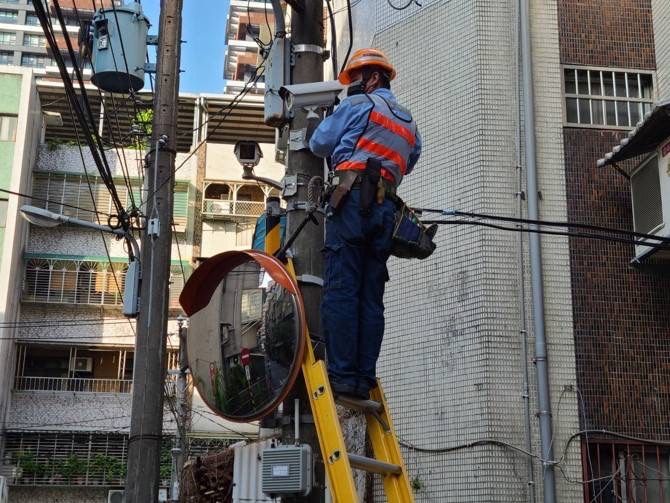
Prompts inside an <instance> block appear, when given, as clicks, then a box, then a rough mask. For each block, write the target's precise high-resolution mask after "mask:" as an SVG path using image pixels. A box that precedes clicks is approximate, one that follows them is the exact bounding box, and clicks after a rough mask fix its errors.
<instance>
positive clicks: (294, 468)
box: [262, 444, 314, 498]
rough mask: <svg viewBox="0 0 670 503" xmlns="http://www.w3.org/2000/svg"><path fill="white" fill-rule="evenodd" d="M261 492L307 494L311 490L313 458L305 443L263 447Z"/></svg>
mask: <svg viewBox="0 0 670 503" xmlns="http://www.w3.org/2000/svg"><path fill="white" fill-rule="evenodd" d="M262 463H263V469H262V487H263V492H264V493H265V494H267V495H268V496H270V497H271V498H275V497H278V496H291V495H294V496H295V495H301V496H307V495H308V494H309V493H310V492H311V490H312V472H313V465H314V459H313V457H312V448H311V447H310V446H309V445H307V444H302V445H280V446H277V447H271V448H267V449H263V461H262Z"/></svg>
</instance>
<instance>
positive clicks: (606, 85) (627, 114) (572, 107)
mask: <svg viewBox="0 0 670 503" xmlns="http://www.w3.org/2000/svg"><path fill="white" fill-rule="evenodd" d="M563 84H564V86H563V90H564V93H565V120H566V124H567V125H579V126H593V127H598V128H622V129H630V128H632V127H635V125H636V124H637V123H638V122H639V121H640V120H641V119H642V118H643V117H644V114H646V113H647V112H649V111H650V110H651V109H652V107H653V103H654V78H653V74H652V73H650V72H630V71H625V70H610V69H597V68H582V67H564V69H563Z"/></svg>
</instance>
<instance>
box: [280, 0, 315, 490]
mask: <svg viewBox="0 0 670 503" xmlns="http://www.w3.org/2000/svg"><path fill="white" fill-rule="evenodd" d="M302 5H303V7H304V9H303V10H302V12H297V11H296V10H294V11H293V13H292V16H291V37H292V38H291V42H292V44H293V45H294V46H301V47H303V48H304V50H303V51H301V52H296V53H295V66H294V67H293V70H292V79H291V83H293V84H303V83H306V82H319V81H322V80H323V59H322V54H321V53H319V52H318V51H316V50H314V51H313V52H312V49H316V47H321V46H322V44H323V2H302ZM307 122H308V121H307V114H306V112H305V111H304V110H297V111H296V113H295V117H294V118H293V120H292V122H291V137H295V136H302V135H304V133H305V132H306V131H307V129H308V123H307ZM293 148H294V149H295V150H290V151H289V153H288V162H287V167H286V176H287V180H290V179H291V178H292V177H293V180H294V181H295V183H296V185H295V186H296V188H297V192H296V193H295V195H292V196H290V197H287V198H286V199H287V222H286V235H287V236H290V235H291V234H292V233H293V231H294V230H295V229H296V228H297V227H298V226H299V225H300V223H301V222H302V221H303V220H304V218H305V210H306V208H307V206H308V203H307V200H308V199H307V184H308V182H309V180H310V179H311V178H312V177H315V176H318V177H323V160H322V159H319V158H318V157H316V156H315V155H314V154H312V152H310V150H309V149H308V148H307V146H306V145H297V146H293ZM318 218H319V225H318V226H317V225H307V226H306V227H305V228H304V229H303V230H302V232H301V233H300V235H299V236H298V238H297V239H296V240H295V242H294V243H293V245H292V246H291V253H292V256H293V264H294V267H295V271H296V275H297V277H298V282H299V284H300V290H301V292H302V295H303V300H304V302H305V310H306V316H307V325H308V327H309V332H310V334H311V335H316V336H319V337H320V336H321V315H320V304H321V284H320V282H319V280H318V279H317V278H322V277H323V273H322V271H323V263H322V258H321V248H323V220H322V218H321V216H320V215H318ZM316 349H317V353H318V349H320V348H319V347H318V346H317V348H316ZM294 398H300V399H301V403H300V411H301V414H300V418H301V421H302V419H303V418H305V417H306V416H311V409H310V406H309V402H308V400H307V395H306V392H305V384H304V381H303V380H302V379H300V380H299V381H298V383H297V384H296V387H295V390H294V393H293V394H292V395H291V396H289V398H288V399H287V401H286V402H285V403H284V408H283V410H284V413H285V414H286V416H287V417H293V414H292V411H293V403H294V402H293V400H294ZM287 422H288V421H287ZM294 434H295V431H294V428H292V427H291V425H290V423H289V424H287V425H286V427H285V429H284V439H285V441H286V439H289V438H290V437H292V436H294ZM300 436H301V439H302V441H303V442H305V443H309V444H310V445H311V446H312V452H313V453H314V456H315V460H316V464H315V484H314V489H313V490H312V492H311V494H310V495H309V496H306V497H300V498H291V500H290V501H296V502H310V503H317V502H319V503H320V502H323V501H324V498H325V490H324V489H325V471H324V465H323V460H322V458H321V451H320V447H319V442H318V438H317V436H316V431H315V429H314V424H313V423H312V422H303V424H302V425H301V426H300Z"/></svg>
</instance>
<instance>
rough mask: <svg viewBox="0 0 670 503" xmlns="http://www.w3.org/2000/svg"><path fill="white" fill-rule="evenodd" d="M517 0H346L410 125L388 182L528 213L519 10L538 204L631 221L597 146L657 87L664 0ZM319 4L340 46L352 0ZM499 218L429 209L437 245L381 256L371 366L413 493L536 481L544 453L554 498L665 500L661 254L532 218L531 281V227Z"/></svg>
mask: <svg viewBox="0 0 670 503" xmlns="http://www.w3.org/2000/svg"><path fill="white" fill-rule="evenodd" d="M529 3H530V19H522V18H521V12H520V11H519V8H518V6H519V2H512V1H504V2H499V1H483V2H467V1H450V2H442V1H431V0H426V1H423V2H399V1H397V0H388V1H379V2H352V4H353V24H354V30H353V35H354V36H353V41H354V47H353V48H354V50H355V49H357V48H360V47H366V46H375V47H379V48H381V49H383V50H384V51H385V52H386V53H387V54H388V56H389V57H390V58H391V60H392V62H393V63H394V65H395V66H396V68H397V71H398V78H397V79H396V80H395V81H394V82H393V83H392V89H393V91H394V92H395V93H396V95H397V96H398V98H399V101H400V102H401V103H402V104H403V105H405V106H407V107H408V108H409V109H411V110H412V112H413V113H414V115H415V118H416V120H417V122H418V126H419V129H420V131H421V133H422V135H423V139H424V151H423V155H422V157H421V159H420V161H419V163H418V165H417V168H416V170H415V171H414V172H413V173H412V174H411V175H410V176H408V177H407V178H406V179H405V181H404V182H403V185H402V186H401V187H400V191H399V193H400V195H401V196H402V197H403V198H404V199H405V200H406V201H408V203H410V204H412V205H414V206H417V207H426V208H455V209H459V210H463V211H469V212H476V213H481V214H489V215H495V216H506V217H523V216H525V215H526V200H527V199H528V194H527V193H526V192H527V188H526V175H527V173H526V162H525V158H524V153H525V152H524V128H525V124H524V121H523V108H524V98H523V96H524V93H523V89H522V85H521V80H520V67H521V61H520V60H519V56H518V55H519V49H520V45H521V40H520V34H519V31H518V27H519V23H526V22H530V26H531V30H532V31H531V40H532V54H533V59H532V62H533V86H534V95H535V101H534V112H535V117H536V128H535V136H536V138H537V143H536V144H537V171H538V173H537V174H538V187H539V191H540V202H539V205H540V216H541V218H542V219H544V220H553V221H562V222H567V221H571V222H580V223H590V224H596V225H604V226H609V227H619V228H624V229H630V230H632V228H633V224H632V214H631V196H630V182H629V180H627V179H626V178H625V177H624V176H622V175H621V174H620V173H618V172H617V171H616V170H615V169H612V168H611V167H609V168H597V167H596V161H597V160H598V159H599V158H600V157H603V155H605V154H606V153H607V152H609V151H611V150H612V148H613V147H614V146H615V145H617V144H618V143H619V140H621V139H622V138H623V137H624V136H625V135H626V134H627V133H628V132H629V131H630V130H631V128H633V127H634V126H635V125H636V123H637V122H638V121H639V120H640V119H642V117H643V115H644V114H645V113H646V112H648V111H649V110H650V109H651V108H652V107H653V106H654V103H655V102H658V101H660V100H663V99H667V98H668V97H669V96H670V94H668V93H670V87H668V82H669V81H668V75H670V58H669V55H670V43H669V40H670V29H669V28H668V26H669V24H668V20H669V19H670V18H669V17H668V16H669V15H670V11H669V10H668V3H667V2H664V1H655V0H654V1H652V0H642V1H637V2H629V1H627V0H608V1H600V2H581V1H575V0H549V1H544V2H532V1H531V2H529ZM390 4H392V5H394V6H395V7H396V8H395V9H394V8H392V6H391V5H390ZM419 4H421V5H419ZM405 6H406V8H404V9H403V8H402V7H405ZM333 8H334V10H335V12H336V14H335V23H336V27H337V29H338V33H339V36H338V48H339V51H338V55H339V59H340V62H341V61H342V59H343V57H344V53H345V52H346V49H347V46H348V41H349V34H348V31H347V24H348V22H347V9H346V2H345V1H344V0H337V1H335V2H333ZM329 66H330V65H329V64H326V69H328V68H329ZM475 223H477V222H475ZM497 223H498V224H500V222H497ZM507 225H508V226H509V227H511V228H512V230H501V229H491V228H485V227H481V226H475V225H462V224H460V225H455V224H453V225H443V226H441V228H440V230H439V231H438V234H437V243H438V247H437V251H436V252H435V254H434V255H433V256H432V257H430V258H429V259H427V260H425V261H401V260H395V259H392V260H391V261H390V263H389V273H390V277H391V280H390V282H389V284H388V286H387V293H386V320H387V325H386V327H387V328H386V335H385V341H384V346H383V348H382V356H381V359H380V361H379V365H378V370H379V373H380V376H381V378H382V381H383V382H384V384H385V391H386V393H387V397H388V399H389V402H390V405H391V409H392V412H393V416H394V422H395V425H396V428H397V431H398V433H399V435H400V437H401V438H402V439H403V440H404V441H405V444H406V445H409V446H413V447H405V448H403V452H404V456H405V461H406V463H407V465H408V468H409V471H410V474H411V476H412V478H414V479H415V481H416V484H415V487H417V493H416V494H417V500H418V501H454V502H457V501H458V502H461V501H462V502H466V501H467V502H470V501H487V502H488V501H528V502H531V501H543V477H544V474H545V473H546V470H547V467H548V466H549V465H548V464H551V465H552V466H553V471H554V474H555V479H556V494H557V496H556V499H555V501H570V502H577V501H584V502H605V501H642V502H651V501H670V500H668V492H667V484H666V482H665V481H666V480H667V478H668V476H669V475H670V474H669V472H668V464H667V461H666V459H667V457H668V454H670V451H668V448H667V441H668V440H669V439H670V437H669V435H670V430H669V429H668V421H667V414H666V412H665V411H666V410H667V409H668V405H670V404H669V402H668V400H669V395H668V394H667V393H666V390H667V389H668V386H670V377H669V376H668V374H667V372H663V371H662V370H661V369H665V368H667V367H668V365H669V364H670V359H669V356H668V354H669V353H668V351H667V349H668V345H667V336H668V314H667V313H668V310H667V305H668V301H669V300H670V299H669V298H668V292H669V291H670V290H668V288H667V287H666V283H667V278H666V279H664V277H663V276H662V274H664V273H663V270H664V267H665V270H666V271H667V264H666V265H665V266H663V265H661V266H655V267H652V266H650V265H649V264H644V263H643V264H635V263H634V262H633V263H631V261H632V260H633V258H634V257H635V252H634V247H633V246H632V245H628V244H623V243H615V242H607V241H595V240H592V239H584V238H580V237H577V236H572V237H570V238H569V239H568V238H567V237H565V236H553V235H544V236H542V257H541V263H542V265H543V279H542V281H541V283H540V284H541V285H542V287H541V290H540V291H537V290H536V291H535V292H533V289H532V287H531V282H530V274H531V264H530V261H529V249H528V239H527V237H526V235H523V234H519V233H516V232H514V231H513V229H514V227H515V224H514V223H510V224H507ZM553 230H556V229H555V228H554V229H553ZM571 230H573V231H574V230H576V229H571ZM534 295H541V296H542V297H543V299H544V312H534V311H533V303H532V302H531V300H532V299H533V296H534ZM535 317H541V318H542V319H543V321H544V324H545V333H546V338H547V346H546V347H547V352H548V363H549V383H550V398H551V409H552V410H551V414H552V420H553V436H552V438H551V439H545V445H546V444H547V443H549V442H548V441H547V440H549V441H550V443H551V445H552V447H553V449H554V459H553V460H542V459H539V458H538V457H540V452H541V451H540V447H539V446H540V436H539V433H538V422H537V418H536V414H539V415H541V416H545V417H546V414H547V413H548V412H549V411H545V410H539V407H538V395H537V393H538V388H537V378H536V370H535V366H534V365H533V362H534V354H535V342H536V340H535V335H536V333H535V328H534V326H536V325H534V323H533V321H534V318H535ZM526 376H528V378H526ZM525 397H528V399H526V398H525ZM594 430H597V431H594ZM604 430H606V431H608V432H611V433H605V432H604ZM585 431H587V433H584V432H585ZM480 441H481V442H480ZM510 446H512V447H510ZM417 448H418V449H417ZM421 449H424V450H421ZM519 449H521V450H519ZM523 451H528V452H530V453H532V455H533V456H529V455H527V454H525V453H524V452H523ZM554 462H555V464H554ZM547 463H548V464H547ZM533 498H535V499H533ZM544 501H546V500H544Z"/></svg>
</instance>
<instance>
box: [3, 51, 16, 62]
mask: <svg viewBox="0 0 670 503" xmlns="http://www.w3.org/2000/svg"><path fill="white" fill-rule="evenodd" d="M13 64H14V52H12V51H0V65H13Z"/></svg>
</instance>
